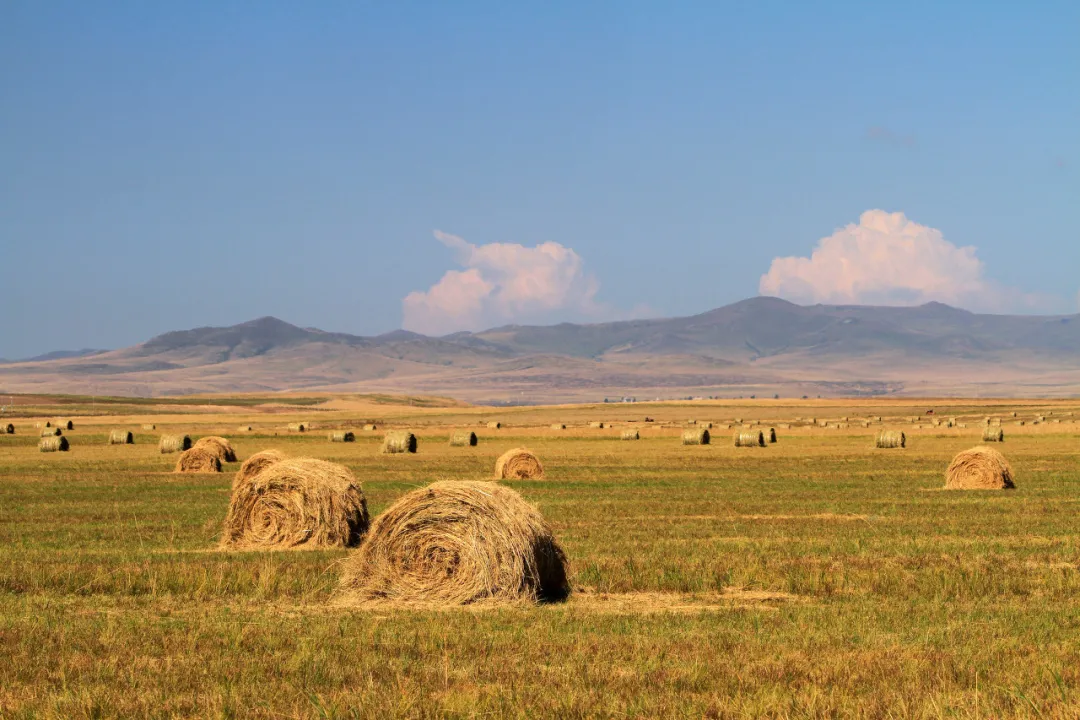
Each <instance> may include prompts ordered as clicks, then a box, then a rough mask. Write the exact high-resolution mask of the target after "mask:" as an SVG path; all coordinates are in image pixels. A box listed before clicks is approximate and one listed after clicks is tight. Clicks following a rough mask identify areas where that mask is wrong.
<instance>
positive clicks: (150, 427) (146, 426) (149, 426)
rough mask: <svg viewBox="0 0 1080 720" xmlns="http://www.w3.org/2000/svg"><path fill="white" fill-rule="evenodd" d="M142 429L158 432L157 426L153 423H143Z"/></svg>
mask: <svg viewBox="0 0 1080 720" xmlns="http://www.w3.org/2000/svg"><path fill="white" fill-rule="evenodd" d="M142 429H143V430H157V425H154V424H153V423H143V426H142Z"/></svg>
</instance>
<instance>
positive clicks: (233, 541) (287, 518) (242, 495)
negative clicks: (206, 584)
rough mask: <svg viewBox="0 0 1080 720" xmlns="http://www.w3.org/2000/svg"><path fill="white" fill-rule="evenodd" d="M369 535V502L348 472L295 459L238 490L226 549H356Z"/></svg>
mask: <svg viewBox="0 0 1080 720" xmlns="http://www.w3.org/2000/svg"><path fill="white" fill-rule="evenodd" d="M367 529H368V511H367V500H366V499H365V498H364V491H363V489H362V488H361V487H360V482H359V481H358V480H357V479H356V477H354V476H353V474H352V473H351V472H350V471H349V469H348V468H347V467H345V466H344V465H338V464H337V463H331V462H326V461H325V460H315V459H313V458H294V459H292V460H280V461H278V462H275V463H272V464H270V465H268V466H267V467H265V468H263V469H262V470H261V471H259V472H257V473H255V474H254V475H252V476H250V477H247V478H244V479H243V480H242V481H241V482H238V483H235V484H234V485H233V492H232V499H231V500H230V501H229V510H228V513H227V514H226V516H225V531H224V533H223V535H222V538H221V545H222V547H230V548H265V549H271V548H273V549H287V548H299V547H304V548H326V547H351V546H353V545H356V544H357V543H359V542H360V539H361V538H362V537H363V536H364V533H365V532H367Z"/></svg>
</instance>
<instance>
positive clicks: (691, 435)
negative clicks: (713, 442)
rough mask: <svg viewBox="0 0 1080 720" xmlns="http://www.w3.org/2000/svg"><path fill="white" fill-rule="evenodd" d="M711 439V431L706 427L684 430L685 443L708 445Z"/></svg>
mask: <svg viewBox="0 0 1080 720" xmlns="http://www.w3.org/2000/svg"><path fill="white" fill-rule="evenodd" d="M710 439H711V436H710V435H709V431H708V430H706V429H705V428H692V429H690V430H683V434H682V444H683V445H708V444H709V440H710Z"/></svg>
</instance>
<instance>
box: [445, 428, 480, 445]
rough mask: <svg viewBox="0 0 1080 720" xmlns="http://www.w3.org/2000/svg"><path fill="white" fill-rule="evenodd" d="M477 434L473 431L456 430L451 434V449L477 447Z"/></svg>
mask: <svg viewBox="0 0 1080 720" xmlns="http://www.w3.org/2000/svg"><path fill="white" fill-rule="evenodd" d="M476 443H477V438H476V433H474V432H473V431H472V430H455V431H454V432H452V433H450V446H451V447H476Z"/></svg>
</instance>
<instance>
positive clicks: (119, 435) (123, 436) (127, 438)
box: [109, 430, 135, 445]
mask: <svg viewBox="0 0 1080 720" xmlns="http://www.w3.org/2000/svg"><path fill="white" fill-rule="evenodd" d="M134 444H135V433H133V432H131V431H130V430H110V431H109V445H134Z"/></svg>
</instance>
